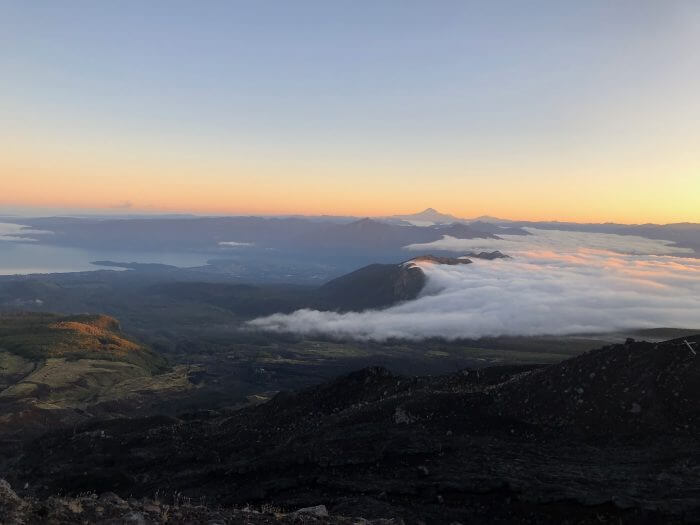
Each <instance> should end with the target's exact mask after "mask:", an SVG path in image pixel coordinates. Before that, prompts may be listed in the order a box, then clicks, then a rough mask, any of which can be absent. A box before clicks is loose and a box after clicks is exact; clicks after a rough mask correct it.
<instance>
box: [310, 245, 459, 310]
mask: <svg viewBox="0 0 700 525" xmlns="http://www.w3.org/2000/svg"><path fill="white" fill-rule="evenodd" d="M414 261H415V262H428V263H434V264H446V265H457V264H470V263H471V261H470V260H469V259H456V258H453V257H436V256H434V255H421V256H419V257H416V258H414V259H411V260H410V261H406V262H404V263H400V264H371V265H369V266H365V267H364V268H360V269H359V270H356V271H354V272H352V273H349V274H347V275H343V276H342V277H338V278H337V279H333V280H332V281H329V282H327V283H326V284H324V285H323V286H321V287H320V288H319V290H318V297H319V305H320V307H321V308H324V309H326V310H340V311H353V310H354V311H361V310H367V309H369V308H384V307H388V306H391V305H393V304H396V303H399V302H401V301H409V300H411V299H415V298H416V297H418V294H419V293H420V292H421V290H422V289H423V287H424V286H425V281H426V277H425V273H423V270H422V269H421V268H419V267H418V266H416V265H414V264H411V262H414Z"/></svg>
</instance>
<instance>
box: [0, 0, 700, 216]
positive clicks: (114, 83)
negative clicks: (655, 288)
mask: <svg viewBox="0 0 700 525" xmlns="http://www.w3.org/2000/svg"><path fill="white" fill-rule="evenodd" d="M698 49H700V4H698V3H697V2H682V1H669V2H632V1H619V2H608V1H599V2H595V1H592V2H541V1H540V2H515V1H511V2H508V1H503V2H465V1H461V2H452V1H438V2H429V1H424V2H414V1H402V2H390V1H383V2H382V1H373V2H369V1H368V2H357V1H354V2H345V1H333V2H328V1H324V2H309V1H298V2H259V1H257V2H253V1H251V2H234V1H230V2H213V1H210V2H180V1H173V2H130V1H123V2H113V3H106V2H77V1H63V2H38V1H35V2H19V1H17V2H13V1H10V2H4V3H2V5H0V67H1V68H2V71H3V77H4V78H5V79H7V80H6V81H5V82H2V84H0V112H2V113H3V114H4V115H5V121H6V124H7V126H6V127H5V130H4V133H3V132H0V138H9V139H11V146H9V147H12V148H13V150H12V151H6V152H5V153H6V154H7V155H9V156H10V157H13V158H14V157H17V159H18V160H17V161H16V162H15V163H14V164H13V165H14V166H16V165H20V166H24V167H27V166H29V164H30V163H27V162H26V161H24V160H22V159H23V158H24V157H27V156H29V157H32V156H36V155H42V156H47V157H51V156H52V155H56V156H57V158H59V157H60V161H59V160H57V162H56V164H57V165H60V166H61V169H60V170H58V169H57V171H56V173H57V174H60V173H65V172H66V170H69V169H70V168H69V167H68V166H67V165H65V164H66V162H67V161H66V160H65V158H64V157H67V156H71V155H72V156H74V157H75V156H76V155H78V156H79V152H80V151H90V152H98V153H95V154H99V155H104V156H105V158H106V157H109V158H110V159H111V158H113V157H117V158H125V157H126V158H134V159H137V160H135V161H134V162H141V163H148V164H149V166H150V165H151V164H150V163H152V164H153V167H151V168H149V169H150V171H151V172H153V171H159V173H158V174H156V175H152V176H153V177H155V178H154V181H155V180H156V179H158V180H161V179H160V178H162V177H165V175H164V174H165V173H166V172H167V171H168V170H169V169H170V167H171V165H172V164H177V163H178V162H179V160H178V159H177V158H176V159H174V160H173V158H171V156H172V155H174V154H175V153H173V152H176V153H178V154H180V153H183V152H186V153H187V156H188V158H189V159H208V160H207V163H208V162H213V163H216V164H217V166H218V168H217V169H216V170H213V171H217V170H218V172H219V173H223V172H224V171H225V170H224V168H223V167H222V166H229V167H230V173H234V172H236V173H240V172H241V170H243V169H244V168H241V167H240V166H239V164H237V163H238V162H239V161H240V159H241V158H246V159H248V160H249V162H247V164H246V168H245V169H247V170H253V171H254V170H255V169H259V172H260V173H261V177H263V178H274V176H273V175H272V174H271V173H272V171H273V170H274V169H275V167H274V166H270V165H268V164H266V163H267V162H268V161H269V158H270V157H271V156H274V158H275V159H278V160H277V161H276V163H275V166H276V167H277V169H279V173H278V177H279V181H280V182H281V183H284V184H288V183H289V180H288V178H289V177H291V178H294V177H297V178H298V179H299V180H301V181H302V182H303V181H304V180H305V179H304V176H305V175H304V174H303V173H301V172H302V171H303V168H300V167H299V166H302V165H305V164H304V162H306V160H307V159H310V158H313V159H314V162H316V161H317V160H318V159H325V162H326V165H327V164H334V165H335V166H336V167H337V169H334V170H330V172H333V173H335V175H333V176H336V177H340V178H342V177H348V176H349V175H348V172H354V173H357V172H358V171H363V172H364V171H367V172H369V171H371V172H373V173H374V174H375V175H374V176H375V177H380V178H381V177H383V176H385V177H386V178H387V180H394V179H395V178H397V177H399V174H400V173H404V174H405V175H404V176H406V177H408V180H410V181H411V182H412V183H414V184H419V183H420V182H421V181H424V179H425V177H426V175H427V176H429V177H437V178H440V177H442V178H440V180H441V181H443V183H444V184H443V185H442V187H443V190H441V191H445V188H449V187H450V184H453V183H455V181H456V180H457V179H460V180H461V179H462V178H463V177H467V178H469V177H473V180H474V181H475V182H478V183H479V184H480V185H482V184H486V181H487V180H491V181H496V182H498V181H500V182H501V183H505V184H507V183H509V182H511V181H512V180H513V179H517V178H518V177H526V178H528V180H530V179H531V180H532V183H533V184H546V183H547V182H548V181H552V180H555V179H559V178H560V177H566V176H567V174H566V173H565V171H566V170H563V169H562V166H566V165H567V163H569V165H575V164H578V165H590V166H591V169H590V170H589V172H590V173H591V176H593V177H603V176H605V177H609V176H610V175H609V174H610V173H612V172H614V171H615V170H617V171H618V172H620V177H621V181H622V182H625V183H627V182H629V180H630V179H631V178H633V177H634V173H633V170H634V166H632V165H630V163H632V164H634V163H633V162H632V161H631V160H630V159H633V158H634V157H635V155H637V152H640V151H641V152H644V151H648V149H649V148H650V147H651V146H652V145H654V146H655V147H658V148H660V149H663V152H664V154H663V155H661V154H660V155H661V157H660V158H656V157H654V159H650V160H649V161H646V162H645V163H643V164H646V165H650V163H651V162H653V163H656V164H658V165H659V169H658V170H656V171H654V174H653V175H648V176H647V179H648V180H649V181H652V179H653V180H657V181H659V182H660V180H659V177H660V176H661V173H662V171H661V166H662V165H663V164H664V163H666V164H668V162H667V159H666V157H671V156H673V158H674V159H675V160H674V162H680V161H679V160H678V159H679V158H680V160H681V161H682V162H681V164H682V166H681V168H680V171H682V172H683V173H681V174H680V175H679V176H680V177H682V179H680V182H679V184H680V183H681V182H683V181H685V180H687V178H688V177H690V176H691V174H692V173H694V169H695V167H696V166H697V164H696V160H697V159H695V158H692V152H691V151H689V150H688V147H689V145H690V144H691V143H692V142H693V141H694V140H695V139H696V138H698V136H699V133H698V131H699V130H698V125H697V118H698V117H700V103H698V100H697V99H698V97H697V96H696V93H697V89H698V88H699V87H700V72H699V71H700V69H699V65H700V63H699V62H698ZM44 146H45V148H44ZM42 148H44V149H42ZM56 150H60V151H59V153H60V154H59V153H57V152H56ZM685 157H690V158H685ZM144 159H145V160H144ZM300 159H301V160H300ZM105 162H106V161H105ZM159 162H160V167H157V166H158V163H159ZM204 164H206V163H204ZM204 164H203V166H204ZM286 164H289V165H291V166H294V168H293V169H291V168H290V169H289V170H286V169H284V166H285V165H286ZM656 164H654V165H656ZM251 165H252V166H253V167H252V168H251ZM415 166H421V167H422V170H416V172H415V173H413V172H412V171H411V170H412V167H415ZM518 166H521V167H522V169H521V170H519V171H520V173H518ZM688 166H689V167H688ZM341 168H342V169H341ZM365 168H366V169H365ZM5 169H8V168H7V167H6V168H5ZM128 169H131V168H128ZM673 169H674V170H675V171H678V168H676V167H674V168H673ZM38 170H39V168H34V167H32V166H29V167H27V172H28V173H30V174H34V173H37V175H36V181H37V182H38V181H40V180H44V179H42V178H41V177H44V178H46V177H48V175H47V174H46V172H42V173H43V175H39V174H38ZM75 171H77V169H76V170H75ZM206 171H207V169H202V170H200V172H201V173H202V176H203V177H206V174H205V172H206ZM285 172H288V173H289V175H285ZM336 172H337V173H336ZM427 172H429V173H427ZM246 173H248V172H246ZM251 173H252V172H251ZM538 173H539V175H537V174H538ZM603 174H605V175H603ZM671 175H672V174H671ZM29 176H30V177H31V176H34V175H29ZM57 176H59V175H57ZM109 176H111V175H107V174H105V175H104V177H106V178H108V177H109ZM134 176H135V175H134ZM141 176H142V177H148V176H149V175H148V174H147V173H143V174H142V175H141ZM570 176H571V177H573V178H572V183H575V182H576V181H578V180H580V177H582V175H581V174H580V173H579V174H573V175H570ZM217 177H219V178H218V179H217V181H221V180H227V179H226V177H225V176H224V175H218V176H217ZM231 177H232V178H231V180H232V181H234V182H236V183H239V182H241V181H240V180H238V179H236V175H231ZM251 177H252V178H255V174H253V175H250V176H249V177H248V178H246V179H245V181H246V182H245V184H251V182H250V178H251ZM285 177H288V178H285ZM538 177H539V178H538ZM652 182H653V181H652ZM492 183H495V182H492ZM303 184H308V185H309V186H311V185H313V184H318V182H311V181H307V182H303ZM351 185H352V183H351V181H349V182H348V187H350V186H351ZM211 186H212V188H215V187H216V184H215V182H214V175H212V179H211ZM79 190H80V188H76V192H77V193H76V194H79V193H80V191H79ZM591 191H593V190H591ZM20 193H21V192H18V195H19V194H20ZM25 193H26V192H25ZM327 193H328V194H330V193H331V191H330V190H329V191H328V192H327ZM22 195H24V193H22ZM251 195H252V194H251ZM256 195H257V194H256ZM440 195H442V194H441V193H436V194H435V197H433V198H434V199H435V198H436V200H437V201H438V202H435V201H432V202H426V203H425V205H435V206H436V207H440V204H439V202H442V201H444V204H443V206H442V207H445V206H448V207H452V208H454V206H455V205H456V203H455V202H454V201H453V200H450V199H442V201H441V200H440ZM408 197H409V196H406V197H405V199H408ZM591 197H592V196H591ZM670 197H671V196H669V198H670ZM202 198H203V197H202ZM484 198H487V196H485V197H484ZM59 200H60V199H59ZM20 201H21V202H20ZM40 201H41V202H44V201H46V202H48V201H47V200H46V199H40V198H38V197H37V198H34V199H33V198H32V197H31V194H30V193H27V196H26V197H22V198H18V199H15V200H13V203H14V204H23V203H24V204H31V203H32V202H40ZM117 201H138V195H134V194H129V193H128V192H126V193H124V194H123V195H121V194H120V195H118V196H115V202H117ZM151 201H152V202H151V203H150V205H153V206H158V203H157V199H156V200H154V199H153V198H152V199H151ZM81 202H82V201H81ZM173 202H174V201H173ZM275 202H276V201H275ZM357 202H360V198H359V196H358V197H357V199H355V200H354V201H352V202H350V203H347V206H344V205H343V203H341V204H339V205H338V206H337V208H338V210H339V211H340V212H347V211H351V209H352V206H353V205H357V204H353V203H357ZM0 203H2V201H0ZM67 204H68V203H67ZM71 204H78V205H80V203H79V202H77V201H76V202H73V203H71ZM98 204H99V203H98ZM690 204H692V203H688V206H689V209H690ZM412 205H413V201H412V200H411V206H412ZM274 206H275V205H274V202H271V206H270V207H271V209H270V211H273V210H272V208H274ZM175 207H176V206H175ZM394 207H397V208H400V206H394ZM407 207H410V206H408V204H407ZM163 208H167V209H173V206H171V205H169V204H168V203H165V204H164V205H163ZM234 208H235V206H234ZM291 208H293V206H291V207H290V209H289V210H280V211H292V209H291ZM298 208H299V211H304V209H306V208H308V203H304V202H300V203H299V206H298ZM346 208H347V209H346ZM183 211H187V210H183ZM326 211H330V212H332V211H333V210H332V209H329V210H326ZM395 211H402V210H399V209H396V210H395ZM450 211H455V212H457V211H459V210H450ZM521 211H522V210H521ZM518 213H520V211H519V212H518Z"/></svg>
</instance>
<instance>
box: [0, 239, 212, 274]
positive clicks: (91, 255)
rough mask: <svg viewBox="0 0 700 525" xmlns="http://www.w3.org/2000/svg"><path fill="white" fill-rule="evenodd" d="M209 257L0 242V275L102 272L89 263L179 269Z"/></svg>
mask: <svg viewBox="0 0 700 525" xmlns="http://www.w3.org/2000/svg"><path fill="white" fill-rule="evenodd" d="M210 257H211V255H204V254H197V253H168V252H158V253H156V252H134V251H124V250H90V249H81V248H66V247H62V246H51V245H46V244H39V243H36V242H15V241H9V240H0V275H15V274H30V273H57V272H84V271H90V270H104V269H106V267H104V266H95V265H94V264H91V262H92V261H105V260H107V261H116V262H139V263H160V264H170V265H173V266H179V267H181V268H186V267H191V266H202V265H204V264H206V262H207V259H208V258H210Z"/></svg>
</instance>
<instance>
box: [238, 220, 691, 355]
mask: <svg viewBox="0 0 700 525" xmlns="http://www.w3.org/2000/svg"><path fill="white" fill-rule="evenodd" d="M530 232H531V233H532V235H529V236H503V239H467V240H465V239H454V238H450V237H445V238H444V239H442V240H440V241H436V242H434V243H430V244H426V245H412V246H410V247H408V248H409V249H411V250H413V251H414V252H420V253H430V251H431V250H432V251H434V250H438V249H439V250H451V251H455V252H464V251H474V250H496V249H498V250H501V251H503V252H505V253H508V254H510V255H511V256H512V259H498V260H494V261H486V260H479V259H475V260H474V263H473V264H470V265H459V266H445V265H435V264H430V263H420V264H419V265H420V266H421V268H422V269H423V270H424V272H425V274H426V276H427V284H426V287H425V289H424V290H423V291H422V293H421V295H420V296H419V297H418V298H417V299H416V300H413V301H409V302H406V303H402V304H399V305H396V306H393V307H391V308H387V309H384V310H370V311H365V312H359V313H353V312H351V313H337V312H322V311H316V310H298V311H296V312H293V313H291V314H288V315H284V314H275V315H271V316H268V317H264V318H259V319H255V320H253V321H251V322H250V323H249V324H250V326H251V327H253V328H258V329H262V330H269V331H276V332H295V333H299V334H304V335H318V334H324V335H332V336H338V337H352V338H357V339H363V340H378V341H381V340H386V339H389V338H394V337H397V338H407V339H422V338H427V337H436V336H439V337H445V338H448V339H456V338H479V337H484V336H499V335H542V334H552V335H565V334H581V333H604V332H612V331H617V330H623V329H637V328H653V327H677V328H697V327H700V259H697V258H693V257H688V255H691V254H693V252H692V250H687V249H685V248H679V247H676V246H674V245H673V244H672V243H671V242H669V241H663V240H652V239H646V238H642V237H635V236H627V235H613V234H601V233H583V232H563V231H551V230H549V231H545V230H535V229H532V230H530Z"/></svg>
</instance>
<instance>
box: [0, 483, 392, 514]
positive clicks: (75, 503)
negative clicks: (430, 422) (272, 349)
mask: <svg viewBox="0 0 700 525" xmlns="http://www.w3.org/2000/svg"><path fill="white" fill-rule="evenodd" d="M0 516H2V519H3V523H7V524H8V525H9V524H12V523H17V524H26V525H34V524H37V525H39V524H41V525H61V524H77V523H81V524H97V525H146V524H155V523H207V524H210V525H215V524H221V525H223V524H225V523H245V524H249V525H263V524H291V523H294V524H299V525H301V524H314V523H324V524H325V523H329V524H337V525H398V524H399V523H400V521H397V520H385V519H379V520H366V519H364V518H348V517H344V516H331V515H329V513H328V509H326V507H325V506H324V505H316V506H314V507H306V508H302V509H297V510H296V511H294V512H283V511H282V510H281V509H279V508H275V507H272V506H269V505H263V506H261V507H259V508H253V507H250V506H246V507H243V508H223V507H208V506H206V505H203V504H201V503H199V504H197V503H194V502H192V501H190V500H189V498H178V497H177V496H176V497H175V498H174V499H173V501H172V502H170V503H166V502H164V501H161V500H159V499H147V498H143V499H135V498H129V499H128V500H124V499H122V498H120V497H119V496H117V495H116V494H114V493H113V492H105V493H103V494H101V495H100V496H98V495H97V494H86V495H81V496H76V497H50V498H47V499H45V500H37V499H34V498H20V497H19V496H17V494H16V493H15V492H14V491H13V490H12V488H11V487H10V485H9V484H8V483H7V482H6V481H5V480H1V479H0Z"/></svg>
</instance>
